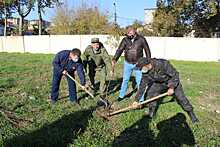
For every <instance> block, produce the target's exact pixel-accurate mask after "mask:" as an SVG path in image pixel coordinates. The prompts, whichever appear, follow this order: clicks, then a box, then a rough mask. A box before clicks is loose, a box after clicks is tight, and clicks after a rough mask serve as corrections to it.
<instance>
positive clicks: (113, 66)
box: [112, 59, 116, 68]
mask: <svg viewBox="0 0 220 147" xmlns="http://www.w3.org/2000/svg"><path fill="white" fill-rule="evenodd" d="M115 64H116V60H114V59H113V60H112V68H115Z"/></svg>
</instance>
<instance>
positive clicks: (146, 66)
mask: <svg viewBox="0 0 220 147" xmlns="http://www.w3.org/2000/svg"><path fill="white" fill-rule="evenodd" d="M136 67H138V68H140V69H141V71H142V73H148V72H149V71H150V70H151V69H152V67H153V66H152V63H151V59H150V58H146V57H141V58H140V59H139V60H138V62H137V64H136Z"/></svg>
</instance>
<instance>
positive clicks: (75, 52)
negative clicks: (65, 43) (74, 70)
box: [69, 48, 81, 62]
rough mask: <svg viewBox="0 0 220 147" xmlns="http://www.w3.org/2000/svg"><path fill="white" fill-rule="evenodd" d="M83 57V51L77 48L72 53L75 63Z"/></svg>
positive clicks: (71, 56)
mask: <svg viewBox="0 0 220 147" xmlns="http://www.w3.org/2000/svg"><path fill="white" fill-rule="evenodd" d="M80 56H81V51H80V50H79V49H77V48H74V49H72V51H71V52H70V55H69V57H70V59H71V60H72V61H73V62H77V61H78V60H79V58H80Z"/></svg>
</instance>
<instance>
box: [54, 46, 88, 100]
mask: <svg viewBox="0 0 220 147" xmlns="http://www.w3.org/2000/svg"><path fill="white" fill-rule="evenodd" d="M80 55H81V51H80V50H79V49H76V48H75V49H73V50H63V51H60V52H59V53H57V54H56V56H55V58H54V60H53V81H52V88H51V96H50V99H51V103H52V104H53V103H55V102H56V101H57V99H58V96H59V86H60V82H61V79H62V76H63V75H66V74H67V73H68V74H69V75H71V76H72V77H75V76H74V73H75V71H76V72H77V74H78V76H79V79H80V83H81V85H82V86H83V87H84V85H85V83H86V82H85V74H84V70H83V64H82V60H81V59H80ZM66 78H67V82H68V87H69V97H70V101H71V102H77V93H76V84H75V82H74V81H73V80H71V79H70V78H69V77H66ZM84 88H85V87H84Z"/></svg>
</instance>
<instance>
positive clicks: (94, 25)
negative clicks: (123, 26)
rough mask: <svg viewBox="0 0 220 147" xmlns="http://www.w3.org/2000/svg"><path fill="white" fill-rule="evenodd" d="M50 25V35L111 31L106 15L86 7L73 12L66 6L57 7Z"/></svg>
mask: <svg viewBox="0 0 220 147" xmlns="http://www.w3.org/2000/svg"><path fill="white" fill-rule="evenodd" d="M52 23H53V26H52V27H51V33H52V34H107V33H108V32H110V31H111V30H112V29H113V25H112V24H111V23H109V22H108V16H107V15H106V14H104V13H102V12H101V11H100V10H99V9H98V8H97V7H88V6H86V5H83V6H82V7H79V8H76V9H74V10H73V9H69V8H68V5H67V4H66V5H62V6H60V7H58V8H57V11H56V14H55V16H54V18H53V21H52Z"/></svg>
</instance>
